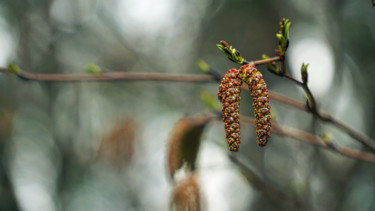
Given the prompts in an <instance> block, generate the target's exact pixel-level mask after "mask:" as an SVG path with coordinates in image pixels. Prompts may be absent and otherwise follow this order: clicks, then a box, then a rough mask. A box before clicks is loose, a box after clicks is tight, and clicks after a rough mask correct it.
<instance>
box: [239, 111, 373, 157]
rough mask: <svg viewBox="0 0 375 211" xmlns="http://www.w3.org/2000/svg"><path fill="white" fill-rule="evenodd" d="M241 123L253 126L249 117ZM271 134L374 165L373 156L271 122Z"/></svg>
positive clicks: (253, 121)
mask: <svg viewBox="0 0 375 211" xmlns="http://www.w3.org/2000/svg"><path fill="white" fill-rule="evenodd" d="M242 121H244V122H247V123H249V124H252V125H255V119H254V118H251V117H242ZM272 132H275V133H278V134H280V135H283V136H286V137H290V138H293V139H296V140H300V141H305V142H308V143H310V144H314V145H317V146H319V147H321V148H324V149H329V150H331V151H333V152H336V153H339V154H341V155H344V156H347V157H351V158H355V159H358V160H363V161H367V162H370V163H375V155H374V154H371V153H366V152H361V151H358V150H354V149H349V148H345V147H340V146H337V145H336V144H334V143H332V142H329V143H328V142H326V141H324V140H323V139H322V138H321V137H319V136H316V135H313V134H311V133H308V132H305V131H302V130H299V129H296V128H292V127H288V126H284V125H281V124H278V123H275V122H273V123H272Z"/></svg>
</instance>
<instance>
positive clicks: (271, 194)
mask: <svg viewBox="0 0 375 211" xmlns="http://www.w3.org/2000/svg"><path fill="white" fill-rule="evenodd" d="M228 157H229V159H230V160H231V161H232V162H233V163H234V164H236V165H237V166H238V167H239V168H240V170H241V173H242V175H244V176H245V178H246V179H247V181H248V182H249V183H250V184H251V185H252V186H253V187H254V188H255V189H257V190H259V191H261V192H262V193H263V194H264V195H265V196H266V198H269V199H270V200H272V201H274V202H276V203H278V204H284V205H289V206H290V207H291V208H294V209H298V210H303V209H302V208H304V207H305V206H304V204H303V202H302V201H301V200H300V199H299V198H297V197H296V196H295V195H292V194H288V193H287V192H285V191H283V190H280V189H279V188H277V187H276V186H275V185H274V184H270V183H269V182H268V181H267V182H266V181H264V178H263V177H261V176H259V175H258V174H257V172H256V171H255V170H254V169H252V168H251V167H250V166H248V165H247V164H246V163H245V162H243V161H241V160H240V159H238V156H234V155H233V154H228Z"/></svg>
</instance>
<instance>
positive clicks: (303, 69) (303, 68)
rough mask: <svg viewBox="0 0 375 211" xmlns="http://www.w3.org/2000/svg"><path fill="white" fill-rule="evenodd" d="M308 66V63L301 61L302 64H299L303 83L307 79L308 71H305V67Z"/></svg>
mask: <svg viewBox="0 0 375 211" xmlns="http://www.w3.org/2000/svg"><path fill="white" fill-rule="evenodd" d="M308 66H309V64H305V63H302V66H301V75H302V82H303V83H304V84H306V83H307V81H308V76H309V75H308V73H307V67H308Z"/></svg>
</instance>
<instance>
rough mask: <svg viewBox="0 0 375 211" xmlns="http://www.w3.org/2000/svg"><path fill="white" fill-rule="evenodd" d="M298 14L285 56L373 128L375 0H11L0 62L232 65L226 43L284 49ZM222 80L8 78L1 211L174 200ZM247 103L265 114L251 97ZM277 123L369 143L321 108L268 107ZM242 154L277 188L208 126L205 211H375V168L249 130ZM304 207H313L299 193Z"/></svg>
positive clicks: (0, 84) (76, 69)
mask: <svg viewBox="0 0 375 211" xmlns="http://www.w3.org/2000/svg"><path fill="white" fill-rule="evenodd" d="M283 17H285V18H289V19H290V20H291V22H292V26H291V32H290V46H289V51H288V53H287V59H288V66H289V69H290V71H291V72H292V73H293V74H294V75H295V76H296V77H297V78H298V77H299V75H298V74H299V68H300V65H301V63H302V62H305V63H309V64H310V66H309V75H310V78H309V85H310V86H311V89H312V91H313V94H314V95H315V97H316V98H317V101H318V104H319V106H320V108H321V109H323V110H324V111H327V112H329V113H330V114H332V115H333V116H334V117H336V118H338V119H340V120H342V121H344V122H346V123H347V124H349V125H350V126H351V127H353V128H355V129H357V130H359V131H361V132H363V133H365V134H367V135H368V136H369V137H372V138H375V130H374V124H375V121H374V120H375V118H374V117H375V113H374V112H373V107H374V105H375V95H374V94H373V91H374V90H375V83H374V82H373V79H374V78H375V72H374V67H375V24H374V23H375V8H374V7H373V6H372V5H371V2H370V0H368V1H367V0H366V1H337V0H336V1H323V0H316V1H311V0H310V1H309V0H290V1H270V0H264V1H255V0H250V1H245V0H231V1H229V0H218V1H214V0H191V1H186V0H185V1H183V0H159V1H152V0H106V1H104V0H52V1H47V0H38V1H36V0H12V1H10V0H1V1H0V66H2V67H6V66H7V65H8V64H9V63H10V62H14V63H16V64H17V65H19V66H20V67H21V68H23V69H24V70H25V71H28V72H32V73H84V72H85V68H86V67H87V65H89V64H95V65H97V66H100V67H101V68H102V69H103V71H122V72H150V73H151V72H158V73H177V74H179V73H181V74H184V73H191V74H203V73H201V72H200V70H199V69H198V68H197V66H196V61H197V60H198V59H203V60H205V61H206V62H207V63H208V64H209V65H210V66H211V67H212V68H214V69H215V70H216V71H218V72H220V73H221V74H224V73H225V72H226V71H227V70H228V69H229V68H232V67H238V65H236V64H234V63H232V62H230V61H229V60H228V59H226V58H225V57H224V56H223V55H222V54H221V53H220V52H219V51H218V49H217V48H216V46H215V44H216V43H218V41H219V40H226V41H228V42H229V43H230V44H231V45H233V46H235V47H236V48H237V49H238V50H240V52H241V54H242V55H243V56H244V57H245V58H247V59H248V60H256V59H260V58H261V55H262V54H263V53H266V54H268V55H270V56H273V55H274V50H275V48H276V47H277V41H276V36H275V34H276V32H277V29H278V22H279V21H280V20H281V18H283ZM260 70H261V71H262V72H263V73H264V78H265V79H266V81H267V83H268V87H269V89H270V90H272V91H275V92H277V93H280V94H283V95H286V96H288V97H290V98H293V99H295V100H298V101H300V102H304V101H305V98H304V95H303V92H302V90H300V89H299V88H298V87H296V86H295V84H292V83H291V82H290V81H288V80H285V79H283V78H279V77H277V76H275V75H273V74H271V73H269V72H268V71H267V70H266V69H265V68H264V67H261V68H260ZM216 91H217V84H216V83H207V84H189V83H178V82H145V81H143V82H136V81H134V82H132V81H122V82H121V81H117V82H78V83H43V82H31V81H22V80H20V79H18V78H17V77H15V76H11V75H5V74H0V210H167V209H168V208H169V203H170V196H171V192H172V187H173V184H172V182H171V181H170V179H169V178H168V176H167V169H166V168H167V167H166V166H167V165H166V154H167V150H168V138H169V135H170V133H171V131H172V128H173V126H174V124H175V123H176V122H177V121H178V120H179V119H180V118H181V117H190V116H196V115H199V114H212V110H210V109H209V108H207V107H206V105H205V104H204V103H203V102H202V101H201V93H202V92H204V93H206V94H207V93H210V94H211V95H212V96H213V97H214V98H215V97H216ZM242 98H243V99H242V102H241V103H242V106H241V113H242V114H243V115H249V116H252V115H253V114H252V110H251V106H250V105H251V98H250V97H249V96H246V95H245V94H242ZM271 106H272V107H273V112H274V113H275V115H276V118H277V121H278V122H279V123H282V124H285V125H288V126H292V127H296V128H298V129H301V130H305V131H308V132H313V133H316V134H322V133H324V132H328V133H331V134H332V137H333V140H334V141H335V143H337V144H339V145H341V146H347V147H350V148H354V149H361V148H362V145H361V144H359V143H358V142H356V141H354V140H353V139H351V138H350V137H348V136H347V135H345V134H344V133H342V132H341V131H339V130H337V129H335V128H334V127H332V126H330V125H325V124H322V123H320V122H315V121H314V120H313V118H312V117H311V115H309V114H306V113H304V112H302V111H299V110H296V109H293V108H291V107H288V106H285V105H283V104H280V103H278V102H275V101H271ZM241 131H242V132H241V133H242V136H243V139H242V145H241V149H240V152H238V153H237V154H235V156H237V157H238V158H241V160H242V161H243V162H244V163H246V165H248V166H250V167H251V168H252V169H253V170H254V171H256V172H258V174H259V175H262V176H261V178H262V179H263V181H264V182H265V183H266V184H269V185H271V186H273V187H277V188H278V189H279V190H282V191H284V192H286V193H288V195H289V198H282V197H280V198H277V197H276V198H270V197H268V196H269V195H272V193H267V191H262V190H259V187H258V188H255V187H257V186H256V184H254V182H251V181H249V180H248V179H247V178H246V177H245V176H244V174H243V173H242V172H241V171H240V168H238V166H237V165H235V164H233V163H232V162H231V161H230V159H229V158H228V149H227V147H226V144H225V134H224V128H223V124H222V123H220V122H215V123H212V124H210V125H209V127H206V129H205V132H204V135H203V140H202V141H203V142H202V145H201V148H200V153H199V159H198V165H199V175H200V177H199V182H200V183H199V185H200V190H201V197H202V198H203V199H204V200H203V201H204V202H205V204H206V206H205V209H207V210H374V209H375V200H374V199H375V198H374V196H375V180H374V178H375V165H374V164H369V163H365V162H361V161H357V160H354V159H350V158H346V157H343V156H340V155H338V154H335V153H332V152H329V151H326V150H322V149H319V148H316V147H315V146H311V145H310V144H307V143H302V142H299V141H296V140H292V139H289V138H284V137H281V136H278V135H276V134H272V139H271V141H270V143H269V145H268V146H267V147H265V148H260V147H258V146H257V144H256V141H255V139H256V137H255V135H254V132H253V131H254V128H253V127H252V126H249V125H243V126H242V130H241ZM295 201H299V202H300V203H298V204H296V203H293V202H295Z"/></svg>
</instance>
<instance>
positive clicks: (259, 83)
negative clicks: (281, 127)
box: [239, 64, 271, 147]
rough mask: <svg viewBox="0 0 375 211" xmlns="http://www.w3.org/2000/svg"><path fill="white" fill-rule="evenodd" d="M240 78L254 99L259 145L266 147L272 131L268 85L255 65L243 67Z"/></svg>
mask: <svg viewBox="0 0 375 211" xmlns="http://www.w3.org/2000/svg"><path fill="white" fill-rule="evenodd" d="M239 77H240V78H241V80H242V81H244V82H245V83H246V84H247V85H248V86H249V89H250V91H251V97H252V98H253V108H254V111H255V126H256V134H257V143H258V145H259V146H262V147H263V146H266V144H267V142H268V139H269V138H270V130H271V112H270V105H269V96H268V89H267V85H266V83H265V82H264V80H263V75H262V74H261V73H260V72H259V71H258V70H257V69H256V68H255V66H254V65H249V64H247V65H244V66H242V67H241V68H240V73H239Z"/></svg>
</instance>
